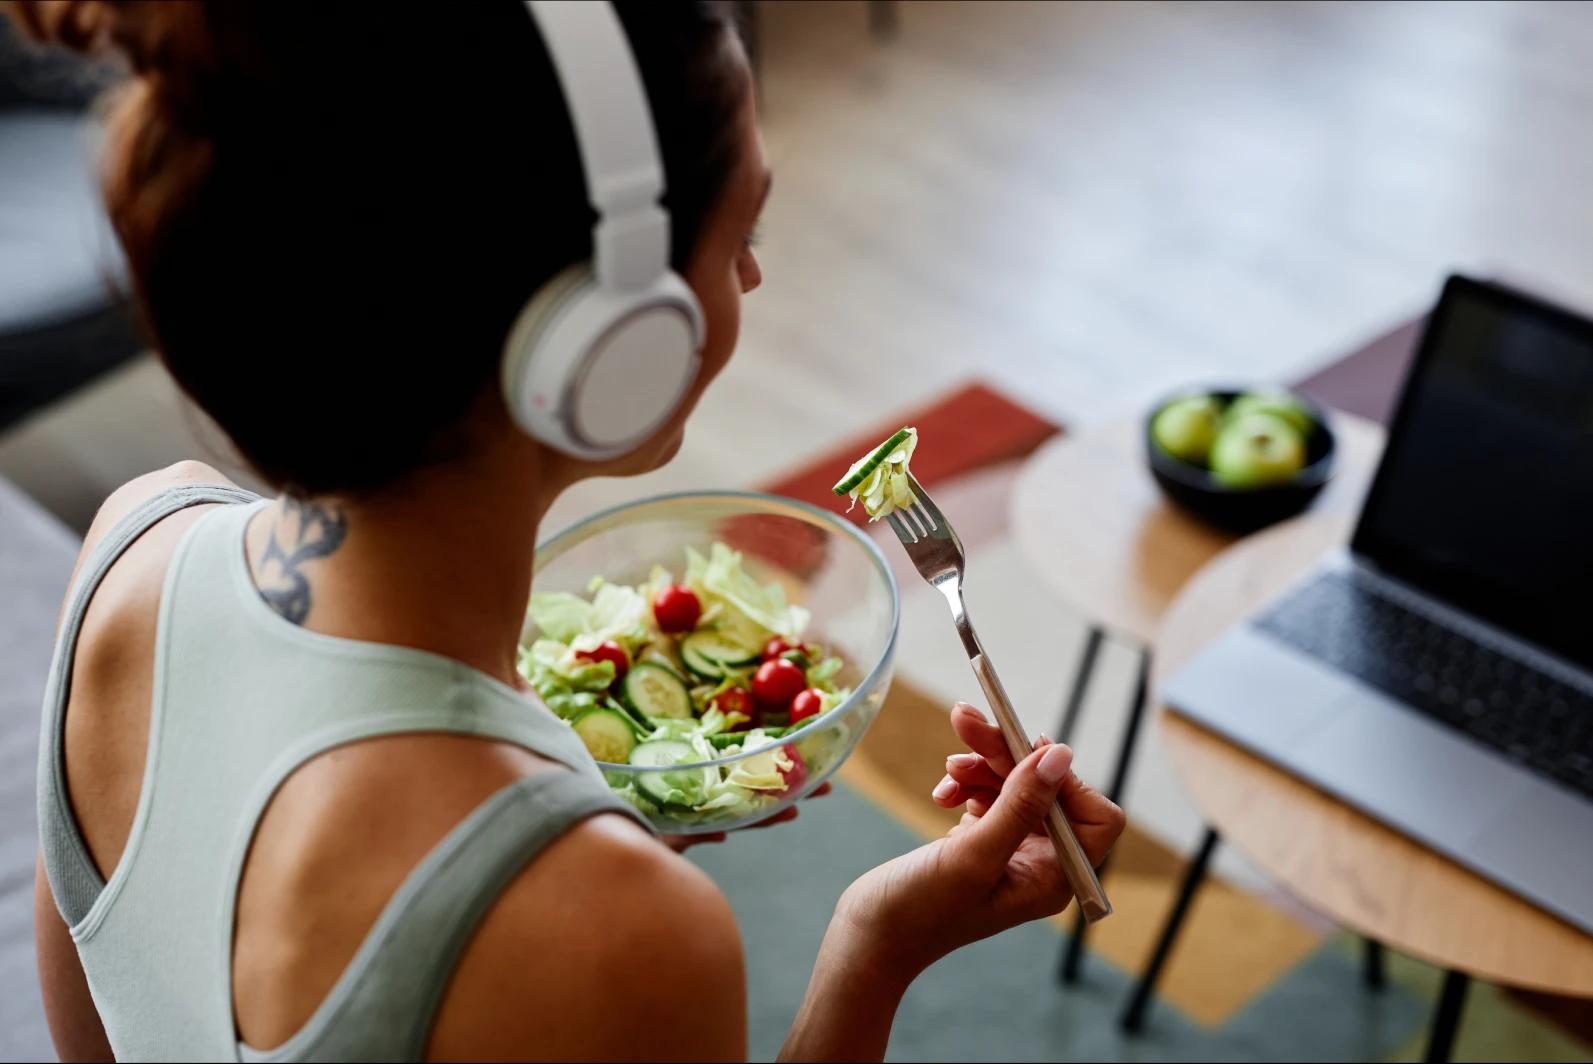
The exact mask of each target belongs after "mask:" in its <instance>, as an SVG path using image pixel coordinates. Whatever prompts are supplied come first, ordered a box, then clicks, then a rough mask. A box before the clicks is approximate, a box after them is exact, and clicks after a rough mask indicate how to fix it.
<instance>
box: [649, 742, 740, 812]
mask: <svg viewBox="0 0 1593 1064" xmlns="http://www.w3.org/2000/svg"><path fill="white" fill-rule="evenodd" d="M697 760H699V757H698V754H697V751H696V750H694V749H692V746H691V744H690V743H683V742H681V741H680V740H678V739H655V740H653V741H652V742H650V743H642V744H641V745H640V746H638V747H637V748H636V749H634V750H632V751H631V764H633V765H635V766H637V767H638V768H667V767H669V766H670V765H687V764H690V763H691V762H693V761H697ZM717 772H718V770H717V769H713V768H706V769H688V770H682V771H680V772H638V773H635V774H634V778H635V780H636V789H637V790H639V791H641V792H642V793H643V794H645V795H646V796H647V798H648V800H649V801H652V802H654V803H656V804H658V805H661V806H672V807H677V808H678V807H681V806H685V807H687V808H689V807H690V806H691V805H692V803H694V802H698V803H700V802H701V801H703V799H704V798H706V797H707V791H708V787H709V786H710V785H711V784H712V783H713V781H714V779H715V778H716V777H717Z"/></svg>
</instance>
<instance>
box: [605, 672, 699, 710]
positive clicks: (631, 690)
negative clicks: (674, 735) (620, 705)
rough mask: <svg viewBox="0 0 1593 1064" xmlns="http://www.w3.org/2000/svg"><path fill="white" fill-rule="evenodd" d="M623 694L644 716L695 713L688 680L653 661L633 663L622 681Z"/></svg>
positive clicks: (631, 705) (621, 690)
mask: <svg viewBox="0 0 1593 1064" xmlns="http://www.w3.org/2000/svg"><path fill="white" fill-rule="evenodd" d="M620 694H621V695H623V696H624V698H625V701H626V702H627V703H629V705H630V707H631V708H632V709H634V710H635V711H636V712H638V713H640V714H641V715H642V716H643V717H665V718H670V719H674V720H684V719H686V718H687V717H690V716H692V715H693V714H692V711H691V692H690V691H688V690H686V684H685V681H683V680H681V678H680V677H679V676H676V675H675V674H674V673H673V672H670V671H669V670H668V669H666V668H664V666H662V665H657V664H654V663H653V662H651V661H644V662H641V663H639V664H636V665H633V666H631V671H630V672H627V673H626V674H625V679H624V680H623V681H622V682H621V683H620Z"/></svg>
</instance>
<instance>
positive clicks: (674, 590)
mask: <svg viewBox="0 0 1593 1064" xmlns="http://www.w3.org/2000/svg"><path fill="white" fill-rule="evenodd" d="M701 618H702V600H701V599H699V598H698V597H697V592H695V591H693V590H692V589H691V588H689V587H687V586H686V585H685V584H670V585H669V586H668V587H664V588H660V589H659V590H658V594H656V595H654V596H653V619H654V620H656V621H657V622H658V627H660V628H662V629H663V630H664V631H666V632H689V631H691V630H692V629H693V628H695V627H697V622H698V620H700V619H701Z"/></svg>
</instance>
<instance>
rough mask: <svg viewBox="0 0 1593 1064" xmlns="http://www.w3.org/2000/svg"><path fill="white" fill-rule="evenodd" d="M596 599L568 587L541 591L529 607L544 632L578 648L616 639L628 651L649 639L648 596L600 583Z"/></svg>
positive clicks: (595, 582) (530, 612) (633, 589)
mask: <svg viewBox="0 0 1593 1064" xmlns="http://www.w3.org/2000/svg"><path fill="white" fill-rule="evenodd" d="M593 583H594V584H596V585H597V586H596V588H595V591H596V593H595V594H594V595H593V596H592V601H591V602H587V601H586V600H585V599H583V598H581V597H580V596H579V595H572V594H570V593H569V592H568V591H537V592H533V593H532V595H531V603H530V605H529V606H528V607H527V613H529V615H530V617H531V620H532V622H533V623H534V624H535V625H536V626H537V628H538V629H539V630H540V632H541V633H542V635H543V636H545V637H546V638H548V639H552V640H555V641H557V642H560V643H565V644H568V645H569V646H570V647H571V648H572V649H574V650H594V649H596V648H597V647H598V646H600V645H601V644H603V643H606V642H608V641H609V640H613V641H614V642H616V643H619V644H620V645H621V646H623V647H625V650H626V652H627V653H630V652H632V651H634V650H635V649H636V647H638V646H640V645H641V644H643V643H645V642H647V640H648V639H649V638H650V633H649V631H648V627H647V600H646V599H645V598H643V597H642V595H641V592H639V591H637V590H636V589H635V588H633V587H625V586H623V585H621V584H609V583H598V582H597V581H595V580H594V581H593Z"/></svg>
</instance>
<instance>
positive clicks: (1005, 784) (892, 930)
mask: <svg viewBox="0 0 1593 1064" xmlns="http://www.w3.org/2000/svg"><path fill="white" fill-rule="evenodd" d="M951 724H952V728H953V729H954V730H955V731H956V732H957V737H958V738H960V739H961V740H962V741H963V742H965V743H967V744H968V749H969V750H971V751H972V753H970V754H954V755H952V756H951V757H950V758H947V760H946V778H945V779H943V780H941V781H940V784H939V785H938V786H936V788H935V790H934V799H935V801H936V802H938V803H940V804H941V805H943V806H946V807H947V808H954V807H956V806H958V805H965V806H966V811H965V812H964V813H963V817H962V821H961V822H960V823H959V824H958V825H957V826H956V827H954V828H952V829H951V831H950V833H948V834H947V835H946V837H945V838H943V839H936V840H935V841H934V842H932V843H930V844H929V845H927V846H920V847H919V848H918V849H916V850H914V851H912V852H911V853H908V854H904V855H903V856H901V857H898V858H896V859H895V860H894V861H888V862H886V863H885V864H882V865H880V866H879V867H878V868H876V869H874V870H873V871H871V872H868V873H866V874H864V875H863V876H862V878H860V879H858V881H857V882H855V883H853V884H852V885H851V886H850V887H848V888H847V889H846V893H845V894H843V895H842V896H841V901H840V904H839V905H837V906H836V910H835V919H834V920H832V921H831V922H830V929H829V932H828V933H827V934H826V935H825V936H824V944H823V945H822V946H821V947H820V948H819V959H818V963H817V964H816V965H815V966H814V969H813V980H812V982H811V983H809V985H808V993H807V997H806V998H804V1000H803V1002H802V1008H801V1011H799V1012H798V1013H797V1018H796V1022H795V1024H793V1025H792V1027H791V1034H790V1036H789V1037H788V1038H787V1039H786V1043H785V1048H784V1049H783V1050H782V1051H781V1053H780V1057H781V1059H782V1060H881V1059H883V1058H884V1054H885V1045H886V1042H887V1041H888V1040H889V1038H890V1029H891V1022H892V1020H893V1019H894V1018H895V1015H896V1008H897V1006H898V1005H899V1004H900V1003H901V996H902V994H903V993H904V992H906V990H907V985H908V984H909V983H910V982H912V981H913V979H915V978H916V977H917V976H918V974H919V973H920V972H922V971H923V970H924V969H925V968H927V967H929V965H931V964H933V963H934V962H935V961H937V960H939V959H940V958H941V957H944V956H945V955H946V954H948V953H950V952H951V951H952V950H954V949H956V948H958V947H959V946H965V945H967V944H968V943H970V942H974V941H976V940H978V939H981V938H986V937H988V936H990V935H993V934H996V933H997V932H999V931H1005V930H1006V929H1007V928H1009V927H1015V926H1017V925H1018V924H1021V923H1026V922H1027V921H1029V920H1037V919H1039V918H1040V917H1043V916H1050V915H1052V914H1053V913H1058V912H1061V911H1062V909H1063V908H1064V907H1065V906H1066V905H1067V903H1068V902H1069V901H1071V900H1072V893H1071V892H1070V891H1069V889H1068V885H1067V881H1066V880H1065V879H1064V878H1063V875H1062V869H1061V868H1060V867H1059V866H1058V864H1057V859H1056V851H1055V850H1053V849H1052V848H1051V839H1050V837H1049V836H1048V835H1046V834H1045V816H1046V813H1047V812H1048V811H1049V809H1050V807H1051V803H1052V802H1054V801H1058V800H1060V801H1061V803H1062V811H1063V812H1064V813H1066V814H1067V818H1068V821H1069V822H1070V823H1071V824H1072V825H1073V830H1074V831H1075V832H1076V833H1077V834H1078V837H1079V842H1080V843H1081V844H1082V845H1083V847H1084V852H1085V853H1086V854H1088V855H1089V858H1090V861H1091V863H1093V864H1099V863H1100V862H1101V858H1103V857H1105V856H1106V853H1107V851H1108V850H1110V849H1111V848H1112V844H1113V843H1114V842H1116V841H1117V837H1118V836H1119V835H1121V834H1122V833H1123V811H1122V810H1121V809H1119V808H1118V807H1117V806H1116V805H1114V804H1112V803H1111V802H1109V801H1107V799H1106V798H1105V797H1104V796H1103V795H1102V794H1101V793H1100V792H1099V791H1097V790H1095V789H1094V788H1093V787H1090V786H1087V785H1086V784H1085V783H1084V782H1083V781H1081V780H1080V779H1079V778H1078V777H1077V776H1075V775H1073V771H1072V769H1073V751H1071V750H1069V749H1068V748H1067V747H1065V746H1054V745H1052V744H1051V743H1049V742H1048V741H1046V740H1044V739H1043V738H1042V739H1041V741H1040V744H1039V745H1038V746H1037V747H1036V748H1035V751H1034V753H1032V754H1030V755H1029V756H1028V757H1026V758H1024V759H1023V761H1022V763H1020V764H1018V765H1014V764H1013V763H1012V758H1011V757H1010V756H1009V755H1008V753H1007V746H1006V742H1005V741H1004V740H1003V739H1002V738H1001V732H1000V730H999V729H997V728H996V727H995V726H994V725H992V724H991V723H990V722H989V721H987V720H985V718H984V717H983V716H982V715H981V714H980V713H979V711H978V710H976V709H974V708H973V707H972V706H970V705H967V704H964V703H958V705H957V706H956V708H955V709H953V710H952V714H951Z"/></svg>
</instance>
